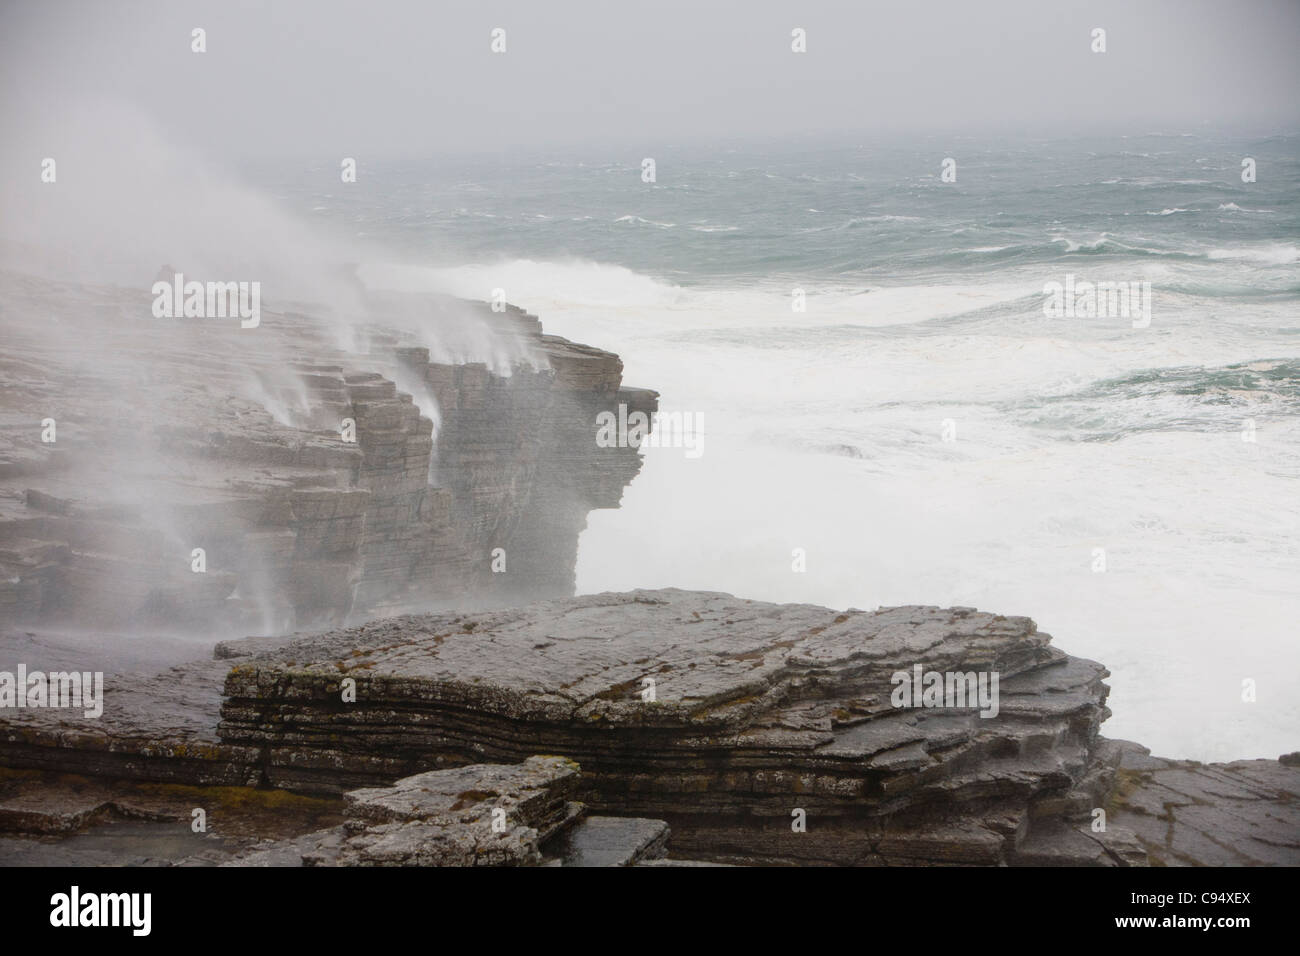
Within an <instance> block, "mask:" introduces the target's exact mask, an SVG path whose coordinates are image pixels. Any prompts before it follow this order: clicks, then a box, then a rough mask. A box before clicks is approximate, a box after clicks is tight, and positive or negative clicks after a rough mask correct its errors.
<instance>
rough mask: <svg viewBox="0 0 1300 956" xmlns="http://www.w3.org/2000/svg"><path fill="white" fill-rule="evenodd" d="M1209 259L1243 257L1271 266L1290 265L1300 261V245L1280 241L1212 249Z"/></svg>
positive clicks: (1243, 258)
mask: <svg viewBox="0 0 1300 956" xmlns="http://www.w3.org/2000/svg"><path fill="white" fill-rule="evenodd" d="M1206 258H1207V259H1241V260H1245V261H1247V262H1260V263H1263V264H1265V265H1270V266H1280V265H1289V264H1290V263H1293V262H1300V247H1297V246H1288V245H1285V244H1283V243H1278V244H1275V245H1269V246H1256V247H1253V248H1239V249H1211V250H1210V251H1209V252H1208V253H1206Z"/></svg>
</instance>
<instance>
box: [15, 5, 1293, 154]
mask: <svg viewBox="0 0 1300 956" xmlns="http://www.w3.org/2000/svg"><path fill="white" fill-rule="evenodd" d="M2 9H3V12H2V13H0V81H2V85H3V94H0V95H2V96H3V112H2V113H0V120H2V121H3V124H4V126H3V128H2V129H0V138H3V139H11V138H12V137H14V136H19V137H21V135H22V127H23V125H24V119H23V114H29V115H30V113H31V112H32V111H35V112H36V113H45V114H46V115H47V116H49V115H54V116H60V115H63V114H64V113H65V112H66V113H68V114H69V115H70V114H71V112H72V109H73V107H75V106H78V105H80V104H82V103H84V102H86V101H89V100H91V99H92V98H93V97H99V96H103V97H114V98H121V99H124V100H127V101H129V102H131V103H133V104H135V105H136V106H138V107H139V108H140V109H142V110H143V111H144V112H146V113H147V114H149V115H150V116H152V117H153V118H154V119H155V120H156V121H157V122H158V124H159V126H160V127H161V130H162V133H163V135H165V136H167V137H174V138H175V139H176V141H177V142H178V143H183V144H185V145H186V146H189V147H191V148H197V149H200V150H202V151H204V152H205V153H207V154H209V155H212V156H214V157H228V158H230V159H232V160H235V159H240V158H246V157H250V156H280V155H311V154H314V153H320V154H323V155H328V156H331V157H333V156H338V155H390V156H401V155H405V156H420V155H428V154H436V153H445V152H478V151H481V150H492V149H496V148H500V147H518V146H528V145H536V146H538V147H542V148H547V149H563V148H566V147H580V146H583V145H586V144H590V143H601V142H604V143H608V144H610V145H614V144H619V143H628V144H630V145H632V146H634V147H640V146H642V145H645V146H647V147H649V146H655V145H658V144H671V145H680V144H683V143H688V142H693V141H710V140H712V141H720V140H745V139H755V138H781V137H786V136H792V135H796V136H802V135H804V134H808V133H813V134H830V135H835V136H847V137H866V136H870V135H872V134H889V133H892V132H894V131H898V130H924V131H929V132H933V133H936V134H940V135H951V134H953V133H958V132H979V131H981V130H988V131H991V132H999V133H1001V132H1005V131H1012V132H1021V133H1029V134H1037V133H1042V134H1058V133H1063V134H1067V135H1068V134H1070V133H1082V132H1087V131H1089V130H1092V129H1097V128H1105V129H1107V130H1108V131H1120V132H1138V133H1140V132H1147V131H1152V130H1161V131H1174V132H1180V131H1193V130H1197V129H1204V128H1206V127H1207V125H1208V126H1209V127H1213V128H1226V127H1234V128H1245V129H1254V130H1259V131H1273V130H1279V129H1285V130H1294V129H1296V128H1297V127H1298V126H1300V96H1298V95H1297V94H1298V93H1300V55H1298V53H1300V3H1298V2H1296V0H1231V2H1229V0H1142V2H1134V0H1124V2H1117V3H1096V2H1093V3H1078V2H1070V0H1005V2H999V0H989V2H972V0H953V2H949V0H924V2H915V3H899V2H880V3H876V2H867V0H849V2H816V0H799V2H771V0H745V2H714V3H711V2H708V0H684V2H678V0H652V2H631V3H618V2H613V0H599V2H585V0H582V2H560V0H557V2H543V0H527V2H520V3H499V2H464V3H440V2H431V0H368V2H334V0H311V2H296V0H295V2H287V0H257V2H238V0H237V2H230V0H222V2H219V3H192V2H183V0H166V2H118V0H94V2H61V0H31V2H28V0H3V7H2ZM194 27H203V28H205V29H206V31H207V52H206V53H203V54H196V53H192V52H191V51H190V43H191V40H190V31H191V30H192V28H194ZM495 27H502V28H504V29H505V30H506V44H507V49H506V52H505V53H504V54H494V53H492V52H491V51H490V42H491V37H490V32H491V30H492V29H493V28H495ZM795 27H802V28H804V29H805V30H806V31H807V47H808V51H807V53H805V54H794V53H792V52H791V49H790V43H791V36H790V33H791V30H792V29H793V28H795ZM1095 27H1102V28H1104V29H1105V30H1106V31H1107V33H1106V42H1107V52H1105V53H1104V54H1097V53H1093V52H1092V50H1091V49H1090V46H1091V43H1092V40H1091V31H1092V30H1093V28H1095Z"/></svg>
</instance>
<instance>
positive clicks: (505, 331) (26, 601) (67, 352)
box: [0, 273, 656, 636]
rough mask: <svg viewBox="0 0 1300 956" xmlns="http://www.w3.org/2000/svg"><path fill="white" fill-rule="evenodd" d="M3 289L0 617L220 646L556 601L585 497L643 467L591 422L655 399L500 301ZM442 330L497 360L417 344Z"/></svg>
mask: <svg viewBox="0 0 1300 956" xmlns="http://www.w3.org/2000/svg"><path fill="white" fill-rule="evenodd" d="M0 297H3V299H4V302H5V310H6V314H5V319H6V321H5V336H6V342H5V349H4V354H3V356H2V357H0V381H3V382H4V384H5V388H4V391H3V396H2V401H0V619H3V620H4V621H5V622H6V623H7V624H32V625H41V626H52V625H53V626H59V627H64V628H69V629H80V628H92V627H93V628H100V629H103V628H109V629H112V628H127V629H134V630H158V629H170V630H196V629H197V630H202V631H203V632H204V633H207V634H212V635H216V636H220V635H222V634H247V633H273V632H283V631H286V630H290V629H292V628H294V627H303V626H308V625H315V626H330V625H335V624H340V623H344V622H345V621H348V620H362V619H365V618H366V617H370V616H373V615H376V614H381V613H392V612H394V611H397V610H402V609H408V610H409V609H420V608H428V607H433V606H456V607H466V606H490V605H496V604H509V603H518V602H520V601H525V600H530V599H534V598H539V597H555V596H563V595H568V594H571V593H572V591H573V583H574V579H573V574H574V562H575V560H576V555H577V539H578V535H579V534H580V533H581V531H582V529H583V528H584V527H585V524H586V518H587V513H588V512H589V511H591V510H592V509H594V508H614V507H617V506H618V503H619V500H620V498H621V495H622V489H623V488H624V487H625V486H626V484H627V483H628V482H629V481H630V480H631V479H632V478H633V476H635V475H636V473H637V471H638V470H639V469H640V456H639V455H638V453H637V451H636V449H635V448H631V447H627V448H617V447H616V448H600V447H598V446H597V444H596V441H595V420H596V415H597V414H598V412H599V411H601V410H605V409H611V410H612V409H617V407H618V405H619V404H620V403H626V404H627V405H629V406H630V407H632V408H639V409H641V410H643V411H647V412H649V411H652V410H653V409H654V408H655V407H656V405H655V399H656V396H655V394H654V393H653V392H649V391H646V390H636V389H627V388H624V387H623V386H622V381H621V378H622V362H621V361H620V360H619V358H618V357H617V356H615V355H612V354H610V353H608V352H603V351H600V350H599V349H594V348H590V347H587V346H582V345H576V344H574V343H571V342H568V341H566V340H564V339H561V338H558V337H555V336H550V335H543V334H542V331H541V326H540V323H539V322H538V321H537V320H536V319H535V318H534V317H533V316H530V315H528V314H526V313H524V312H523V311H521V310H519V309H516V308H514V307H509V308H507V309H506V311H505V312H502V313H497V312H493V311H492V310H491V309H489V308H488V307H487V306H486V305H485V304H476V303H470V302H464V301H460V300H452V299H446V298H442V297H435V296H419V297H395V296H388V297H379V296H371V297H369V298H368V299H367V300H366V308H367V314H366V315H365V316H363V317H356V316H349V317H347V318H346V322H341V321H340V320H339V319H338V318H337V317H334V319H333V320H331V319H330V318H329V317H324V318H321V317H309V316H308V315H306V314H303V313H297V312H283V313H273V314H268V315H265V316H264V317H263V319H262V322H261V324H260V325H259V326H258V327H257V328H252V329H241V328H240V327H239V324H238V322H237V321H230V322H223V321H220V320H208V319H186V320H181V319H164V320H149V319H144V318H141V316H148V315H149V312H148V309H149V302H148V299H142V298H141V297H139V296H136V295H133V294H131V293H127V292H123V291H121V290H113V289H101V288H94V287H79V286H61V287H52V286H51V285H50V284H48V283H46V282H43V281H39V280H35V279H32V278H30V277H26V276H22V275H17V274H12V273H10V274H5V275H4V276H3V277H2V280H0ZM417 333H418V334H417ZM458 337H459V338H460V339H466V338H469V339H470V344H469V346H467V348H469V349H470V351H471V352H473V351H478V352H486V353H490V354H492V355H494V356H496V359H495V361H496V364H497V365H498V366H500V368H499V369H498V371H496V372H494V371H492V370H490V369H489V367H488V366H487V364H485V363H484V362H474V361H467V362H454V361H435V360H431V358H430V353H429V348H428V347H427V346H421V345H419V344H415V343H417V342H418V341H419V340H420V339H421V338H423V339H424V340H426V341H428V340H430V339H432V340H435V341H446V340H450V341H453V342H454V341H456V340H457V338H458ZM341 340H347V341H346V342H345V343H344V342H341ZM435 419H436V421H435ZM47 423H48V427H47ZM196 549H199V550H201V552H202V555H201V561H200V560H199V558H198V556H197V555H196ZM497 549H500V550H499V551H497ZM494 552H495V553H496V562H495V564H496V572H495V573H494ZM502 572H504V573H502Z"/></svg>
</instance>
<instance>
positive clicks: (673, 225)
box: [614, 216, 677, 229]
mask: <svg viewBox="0 0 1300 956" xmlns="http://www.w3.org/2000/svg"><path fill="white" fill-rule="evenodd" d="M614 221H615V222H634V223H637V224H638V225H646V226H656V227H657V228H659V229H676V228H677V223H675V222H655V221H654V220H653V219H642V218H641V217H640V216H619V217H618V218H617V219H615V220H614Z"/></svg>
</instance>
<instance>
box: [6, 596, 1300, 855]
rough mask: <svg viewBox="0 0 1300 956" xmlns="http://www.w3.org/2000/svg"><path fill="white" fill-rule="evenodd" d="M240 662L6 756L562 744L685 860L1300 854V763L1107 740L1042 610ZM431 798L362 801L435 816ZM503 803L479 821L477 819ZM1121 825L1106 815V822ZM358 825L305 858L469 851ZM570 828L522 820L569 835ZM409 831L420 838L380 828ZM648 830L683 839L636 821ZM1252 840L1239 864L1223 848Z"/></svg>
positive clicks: (174, 768)
mask: <svg viewBox="0 0 1300 956" xmlns="http://www.w3.org/2000/svg"><path fill="white" fill-rule="evenodd" d="M219 654H220V655H221V659H220V660H219V661H215V662H197V663H194V664H190V665H182V666H180V667H177V668H173V669H172V670H171V671H170V672H169V673H168V675H167V676H166V677H165V678H158V679H155V680H154V681H152V682H149V681H145V682H141V681H121V682H111V681H110V688H109V691H108V692H107V694H106V695H105V705H104V706H105V709H104V716H103V717H102V718H101V719H100V720H98V721H95V720H85V719H79V718H77V717H75V716H73V715H70V714H68V713H67V712H66V711H50V710H44V711H25V712H18V716H11V715H12V714H13V712H9V713H8V714H6V715H4V716H3V719H0V762H3V763H6V764H8V765H10V766H22V767H42V768H51V767H60V768H63V769H76V770H78V771H80V772H85V773H91V774H98V775H101V776H116V777H133V778H137V779H155V780H170V781H176V782H181V781H194V782H210V781H223V782H225V781H231V780H238V781H242V782H245V783H257V784H259V785H261V786H263V787H273V788H286V789H290V790H295V791H301V792H306V793H317V794H322V795H329V794H342V793H345V792H347V791H354V790H356V789H357V788H373V787H389V786H392V785H393V784H394V782H395V781H401V780H403V778H410V777H413V776H414V777H415V778H416V779H417V780H420V779H421V778H420V776H419V775H424V774H427V773H428V772H429V771H442V772H453V771H452V768H457V767H463V766H466V765H471V764H472V765H492V764H499V765H506V766H507V767H509V768H515V769H514V770H511V771H510V772H511V773H516V772H520V771H519V770H518V768H520V767H527V766H529V764H527V763H526V761H528V760H529V758H532V757H533V756H534V755H535V754H559V755H563V757H564V758H566V759H567V760H570V761H574V762H576V763H577V764H578V765H580V767H581V771H580V773H579V772H577V771H574V772H573V774H572V780H571V782H566V783H565V787H566V789H565V792H564V795H563V800H564V802H565V803H570V802H572V803H577V802H581V803H583V804H585V805H586V806H587V808H588V810H589V811H590V813H591V814H592V815H593V816H594V817H599V816H605V815H614V816H620V817H634V818H641V819H643V820H646V821H651V824H650V825H647V827H651V828H652V826H653V825H655V824H653V822H654V821H662V822H663V823H666V824H667V826H668V827H669V828H670V829H671V833H672V838H671V844H670V847H671V852H672V855H673V856H676V857H686V858H690V859H695V860H707V861H715V862H731V863H783V864H792V863H813V864H816V863H821V864H828V863H829V864H869V865H880V864H902V865H918V864H919V865H936V864H937V865H970V864H976V865H996V864H1034V865H1106V866H1109V865H1141V864H1145V863H1147V862H1157V863H1201V862H1216V861H1220V860H1226V861H1230V862H1241V863H1282V862H1288V861H1289V862H1291V863H1293V864H1294V863H1296V862H1300V852H1297V847H1296V845H1295V839H1294V836H1293V834H1294V833H1295V832H1296V827H1295V826H1294V823H1295V820H1296V810H1295V805H1296V790H1297V780H1300V770H1298V769H1297V768H1295V767H1292V766H1285V765H1282V764H1279V763H1276V762H1273V761H1257V762H1247V763H1246V764H1245V765H1243V766H1240V767H1239V766H1238V765H1226V769H1225V768H1224V766H1223V765H1215V766H1210V767H1201V766H1199V765H1190V764H1182V765H1179V764H1171V763H1169V762H1166V761H1151V763H1150V764H1149V765H1148V764H1143V763H1142V762H1141V761H1143V760H1149V759H1150V758H1147V757H1146V756H1145V752H1144V751H1142V750H1141V748H1137V747H1136V745H1131V744H1123V743H1120V742H1114V741H1109V740H1106V739H1105V738H1103V737H1101V736H1100V735H1099V727H1100V725H1101V723H1102V721H1103V720H1104V719H1105V718H1106V716H1107V715H1108V713H1109V712H1108V710H1107V708H1106V706H1105V700H1106V695H1107V692H1108V688H1107V687H1106V685H1105V683H1103V678H1104V677H1105V676H1106V671H1105V669H1104V668H1103V667H1102V666H1101V665H1099V664H1096V663H1094V662H1091V661H1084V660H1079V659H1076V658H1072V657H1069V656H1068V655H1066V654H1065V653H1063V652H1061V651H1059V650H1057V649H1055V648H1053V647H1051V645H1050V643H1049V638H1048V636H1047V635H1045V634H1043V633H1041V632H1039V631H1038V630H1037V628H1036V627H1035V626H1034V624H1033V622H1032V621H1030V620H1029V619H1027V618H1018V617H1004V616H1000V615H994V614H988V613H983V612H979V611H974V610H971V609H968V608H951V609H939V608H933V607H903V608H887V609H881V610H879V611H876V612H871V613H868V612H862V611H854V610H850V611H847V612H842V613H841V612H836V611H833V610H829V609H826V608H820V607H815V606H810V605H772V604H765V603H761V602H756V601H747V600H743V599H738V598H734V597H731V596H730V595H725V594H714V593H699V592H686V591H677V590H664V591H636V592H631V593H626V594H601V595H593V596H589V597H582V598H574V599H570V600H565V601H554V602H547V603H542V604H537V605H533V606H530V607H526V608H518V609H511V610H502V611H486V612H481V613H475V614H450V613H449V614H425V615H417V616H406V617H395V618H388V619H383V620H378V621H375V622H372V623H370V624H366V625H363V626H360V627H355V628H348V629H343V630H335V631H330V632H327V633H323V634H318V635H307V636H299V637H295V638H292V639H287V640H283V641H273V640H267V639H261V640H257V641H248V642H231V643H229V644H227V645H224V646H223V647H222V648H220V649H219ZM916 667H920V668H921V670H922V672H926V673H931V672H933V673H942V674H954V673H958V674H970V675H972V677H974V676H976V675H978V674H992V673H996V674H997V675H998V678H999V683H998V691H999V692H998V698H997V702H996V703H997V706H996V713H993V710H994V708H991V707H984V708H983V709H982V710H981V708H980V707H978V706H970V705H969V704H970V702H967V706H960V705H959V702H952V703H954V704H957V705H954V706H948V705H947V702H941V703H945V706H938V707H922V708H904V707H896V706H894V702H893V701H891V694H892V691H893V690H894V686H895V684H894V681H893V680H892V679H891V678H892V677H893V675H894V674H895V673H896V672H900V671H902V672H908V673H912V672H913V669H914V668H916ZM217 674H224V684H223V685H222V686H220V687H218V686H217V681H216V675H217ZM179 699H185V700H188V701H189V704H188V705H185V706H181V705H179V704H178V703H177V701H178V700H179ZM200 701H202V703H199V702H200ZM186 707H188V710H187V709H186ZM169 710H170V711H172V712H173V713H177V714H187V715H188V716H186V717H185V718H184V719H183V720H182V719H178V717H176V716H171V717H167V716H164V715H165V714H167V713H168V711H169ZM218 710H219V715H220V716H219V720H218ZM981 713H987V714H989V716H981ZM151 715H152V716H151ZM198 743H201V744H202V746H197V744H198ZM569 779H570V778H569V776H567V775H566V776H565V780H566V781H568V780H569ZM407 786H408V784H407V783H403V784H399V785H398V789H397V791H394V792H389V793H388V795H387V796H384V797H382V798H380V797H379V796H377V795H372V796H367V797H364V798H356V797H350V798H349V800H352V801H356V800H360V801H361V802H358V803H356V804H355V805H356V807H358V808H360V807H362V806H363V805H364V806H370V805H371V802H373V801H376V800H380V801H381V802H383V803H384V805H389V804H392V802H393V801H397V805H399V806H402V807H407V808H408V809H409V808H410V807H413V806H415V805H416V802H415V801H414V799H413V797H412V795H411V794H410V793H408V792H406V789H404V788H407ZM415 786H417V789H418V787H420V786H424V784H416V785H415ZM570 786H572V788H573V789H572V790H570V789H567V788H568V787H570ZM363 792H364V791H363ZM458 792H459V791H458ZM494 792H495V791H494ZM1170 794H1179V795H1181V796H1180V797H1171V796H1170ZM493 799H495V798H493ZM558 800H559V797H555V798H554V799H552V802H551V804H550V805H551V806H552V812H553V813H554V812H558V811H557V810H556V808H558V807H559V805H560V804H559V802H558ZM493 805H495V804H493ZM433 806H434V809H435V810H437V812H444V811H443V810H438V807H440V806H441V805H440V804H436V801H435V804H434V805H433ZM486 809H487V805H484V806H477V804H467V805H466V806H464V807H462V808H461V810H463V811H465V812H466V813H469V814H471V816H474V815H477V816H474V818H475V819H477V818H478V817H479V816H481V815H482V813H483V812H484V811H485V810H486ZM1100 811H1104V812H1105V814H1106V816H1105V826H1104V829H1103V828H1101V827H1098V828H1097V829H1094V822H1095V821H1099V820H1100V819H1101V817H1100V816H1099V812H1100ZM394 812H396V811H394ZM404 812H405V811H404ZM412 812H413V811H412ZM447 812H450V811H447ZM457 812H460V811H457ZM408 816H409V814H408ZM435 816H436V814H435ZM357 819H358V820H362V819H364V820H365V821H367V822H365V824H364V826H363V827H362V829H363V830H365V831H366V833H367V836H366V837H365V839H362V840H360V842H355V843H354V842H352V840H351V838H349V839H348V840H346V841H344V840H342V837H341V836H340V835H339V834H336V835H335V837H332V838H330V839H331V840H332V841H334V842H329V841H327V842H326V844H325V845H323V846H321V847H317V846H315V845H295V847H293V848H291V850H290V856H291V858H295V859H298V860H303V859H305V858H306V857H308V856H311V855H312V854H316V857H315V859H317V860H318V861H320V862H345V863H346V862H355V863H376V862H382V861H383V859H385V854H389V856H388V857H387V859H388V860H389V861H390V862H404V861H407V860H409V859H414V858H417V857H419V858H424V859H432V858H433V856H426V857H421V854H426V853H432V854H433V855H434V856H436V855H437V853H440V852H444V851H442V850H438V851H428V850H425V849H419V848H418V847H423V846H425V844H426V842H427V841H425V840H423V839H421V840H419V841H415V842H414V843H412V841H410V840H407V839H406V838H405V837H403V836H399V835H397V833H396V831H397V830H401V829H403V828H404V827H408V826H413V825H414V824H417V823H418V824H420V827H418V828H416V829H415V830H410V831H408V832H409V833H422V832H427V831H428V829H429V828H428V826H426V825H425V824H426V823H427V821H423V820H421V819H420V818H419V817H418V815H416V816H410V818H409V819H403V820H392V821H388V823H383V822H380V821H379V820H378V819H377V818H373V817H363V816H362V815H360V811H358V815H357ZM431 819H432V818H431ZM557 820H558V817H555V816H552V817H548V818H546V819H545V820H535V819H534V820H525V821H520V822H519V824H518V825H522V826H525V827H526V828H531V829H534V830H537V831H538V833H539V834H544V833H546V832H548V830H550V829H553V828H554V827H555V826H556V825H557V823H556V821H557ZM389 823H393V824H399V823H400V826H395V827H394V831H393V832H392V833H391V834H390V833H389V832H388V831H384V832H383V833H382V834H375V833H372V832H370V831H371V830H373V828H374V827H376V826H379V827H382V826H387V825H388V824H389ZM356 825H357V824H354V826H356ZM433 826H434V829H436V828H437V826H441V824H439V823H436V822H435V823H434V824H433ZM602 826H612V825H611V824H597V825H594V826H592V827H591V828H590V831H589V833H588V838H589V839H588V843H587V846H590V847H592V848H594V849H593V850H592V852H593V854H594V853H596V851H597V849H598V848H599V846H600V828H601V827H602ZM1171 828H1172V829H1171ZM571 832H572V833H574V834H577V833H578V830H576V829H575V830H573V831H571ZM638 833H640V834H642V836H637V834H638ZM1169 833H1173V834H1174V835H1173V836H1172V837H1170V836H1168V834H1169ZM1215 834H1217V836H1215ZM1207 835H1209V836H1210V837H1213V838H1212V839H1206V838H1205V837H1206V836H1207ZM624 836H626V837H627V839H629V840H631V841H632V843H636V842H637V841H638V840H643V839H644V840H645V841H648V843H649V844H653V843H654V839H655V838H654V837H653V834H652V833H651V829H648V828H646V827H642V828H641V829H638V828H637V827H636V826H630V827H628V828H627V829H626V830H625V831H624ZM619 839H620V840H622V839H623V836H620V838H619ZM372 840H373V842H371V841H372ZM309 842H310V841H309ZM435 843H436V841H435ZM526 843H527V841H524V844H526ZM1224 843H1227V844H1229V845H1232V846H1233V852H1234V854H1235V855H1234V856H1230V857H1224V856H1223V855H1222V854H1223V847H1222V846H1218V845H1217V844H1224ZM524 844H520V845H521V846H524ZM539 845H540V844H539ZM468 846H469V845H467V844H465V843H463V842H461V843H456V842H454V841H453V842H451V843H447V844H446V849H445V852H446V853H447V854H448V857H447V858H448V860H450V859H451V858H452V857H454V856H455V855H456V854H457V853H460V854H461V859H462V862H463V861H465V860H467V859H468V857H467V856H465V853H466V852H467V849H468ZM283 850H284V848H283V847H281V848H280V851H283ZM518 852H519V853H520V854H522V855H521V856H519V857H518V861H527V860H533V859H534V858H533V856H532V854H531V852H530V851H528V850H527V848H526V847H525V848H523V849H520V850H519V851H518ZM581 852H585V851H583V850H582V848H581V845H580V846H579V855H580V853H581ZM304 854H305V855H306V856H304ZM475 858H478V855H477V851H476V853H475ZM593 858H594V857H593ZM281 859H282V860H283V859H284V857H281ZM502 859H503V861H506V858H505V857H503V858H502Z"/></svg>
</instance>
